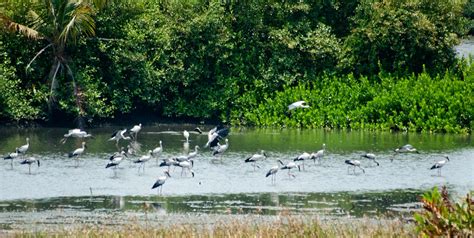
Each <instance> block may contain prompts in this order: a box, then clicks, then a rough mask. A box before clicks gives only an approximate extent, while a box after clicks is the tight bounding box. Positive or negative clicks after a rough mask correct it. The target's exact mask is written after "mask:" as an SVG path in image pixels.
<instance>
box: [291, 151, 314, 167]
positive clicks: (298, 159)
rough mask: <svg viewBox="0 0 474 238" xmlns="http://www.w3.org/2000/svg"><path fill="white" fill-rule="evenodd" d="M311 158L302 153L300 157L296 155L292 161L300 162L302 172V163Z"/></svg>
mask: <svg viewBox="0 0 474 238" xmlns="http://www.w3.org/2000/svg"><path fill="white" fill-rule="evenodd" d="M310 158H311V155H310V154H308V153H306V152H304V153H303V154H301V155H298V156H297V157H296V158H294V159H293V161H295V162H296V161H300V162H301V166H302V167H303V170H304V161H305V160H307V159H310Z"/></svg>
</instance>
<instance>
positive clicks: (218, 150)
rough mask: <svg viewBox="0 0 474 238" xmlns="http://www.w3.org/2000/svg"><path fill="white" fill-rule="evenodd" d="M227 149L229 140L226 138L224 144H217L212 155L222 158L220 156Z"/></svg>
mask: <svg viewBox="0 0 474 238" xmlns="http://www.w3.org/2000/svg"><path fill="white" fill-rule="evenodd" d="M228 148H229V139H227V138H226V139H225V144H223V145H221V144H218V145H217V146H215V147H214V151H213V152H212V155H213V156H222V154H224V152H226V151H227V149H228Z"/></svg>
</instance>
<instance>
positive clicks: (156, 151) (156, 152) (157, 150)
mask: <svg viewBox="0 0 474 238" xmlns="http://www.w3.org/2000/svg"><path fill="white" fill-rule="evenodd" d="M162 152H163V142H162V141H161V140H160V146H158V147H156V148H155V149H153V150H152V154H153V156H154V157H155V158H156V163H158V156H159V155H160V154H161V153H162Z"/></svg>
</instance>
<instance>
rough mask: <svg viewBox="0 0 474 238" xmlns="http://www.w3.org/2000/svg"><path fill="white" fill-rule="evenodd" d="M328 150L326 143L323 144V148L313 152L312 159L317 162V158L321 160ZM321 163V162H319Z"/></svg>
mask: <svg viewBox="0 0 474 238" xmlns="http://www.w3.org/2000/svg"><path fill="white" fill-rule="evenodd" d="M325 150H326V144H323V148H322V149H320V150H318V151H317V152H316V153H311V159H312V160H313V162H314V163H315V164H316V160H318V161H319V160H320V159H322V158H323V156H324V151H325ZM318 163H319V162H318Z"/></svg>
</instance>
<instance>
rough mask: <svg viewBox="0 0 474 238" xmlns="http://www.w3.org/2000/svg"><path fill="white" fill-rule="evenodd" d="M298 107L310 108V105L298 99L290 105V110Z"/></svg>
mask: <svg viewBox="0 0 474 238" xmlns="http://www.w3.org/2000/svg"><path fill="white" fill-rule="evenodd" d="M296 108H309V105H307V104H306V102H305V101H297V102H294V103H292V104H290V105H288V111H291V110H293V109H296Z"/></svg>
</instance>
